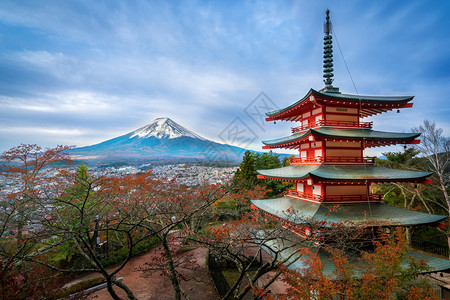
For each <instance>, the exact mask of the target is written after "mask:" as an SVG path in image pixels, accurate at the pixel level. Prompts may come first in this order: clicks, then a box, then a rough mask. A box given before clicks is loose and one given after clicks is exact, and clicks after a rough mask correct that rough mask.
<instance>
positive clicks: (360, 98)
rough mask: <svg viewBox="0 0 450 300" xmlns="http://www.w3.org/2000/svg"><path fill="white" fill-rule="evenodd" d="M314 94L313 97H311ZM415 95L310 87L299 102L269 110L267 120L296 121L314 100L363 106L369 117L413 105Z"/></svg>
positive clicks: (362, 114) (329, 103)
mask: <svg viewBox="0 0 450 300" xmlns="http://www.w3.org/2000/svg"><path fill="white" fill-rule="evenodd" d="M311 96H313V99H311ZM413 98H414V96H367V95H352V94H342V93H339V92H338V93H335V92H328V93H326V92H319V91H316V90H314V89H310V90H309V92H308V93H307V94H306V95H305V96H304V97H303V98H302V99H300V100H298V101H297V102H295V103H293V104H291V105H289V106H287V107H285V108H281V109H277V110H273V111H269V112H267V113H266V115H267V116H268V118H266V120H267V121H273V120H289V121H294V119H295V118H294V116H297V115H298V113H299V112H300V110H301V109H302V107H303V106H305V105H308V103H311V102H314V103H317V104H319V105H327V106H342V107H355V108H361V116H362V117H367V116H371V115H375V114H378V113H382V112H385V111H388V110H392V109H398V108H406V107H411V106H412V105H411V104H408V102H409V101H411V100H412V99H413Z"/></svg>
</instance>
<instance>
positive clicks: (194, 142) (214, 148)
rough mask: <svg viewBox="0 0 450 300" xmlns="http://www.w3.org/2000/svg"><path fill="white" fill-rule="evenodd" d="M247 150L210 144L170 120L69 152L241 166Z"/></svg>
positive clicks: (75, 155)
mask: <svg viewBox="0 0 450 300" xmlns="http://www.w3.org/2000/svg"><path fill="white" fill-rule="evenodd" d="M244 151H245V149H243V148H239V147H235V146H230V145H226V144H220V143H216V142H214V141H211V140H207V139H205V138H203V137H201V136H200V135H198V134H196V133H194V132H193V131H191V130H189V129H187V128H185V127H183V126H181V125H180V124H178V123H176V122H174V121H173V120H171V119H169V118H158V119H156V120H154V121H153V122H152V123H150V124H148V125H146V126H144V127H141V128H139V129H136V130H134V131H132V132H130V133H127V134H124V135H122V136H119V137H116V138H113V139H110V140H107V141H104V142H101V143H98V144H95V145H92V146H86V147H80V148H74V149H72V150H71V151H70V153H71V155H72V156H73V158H74V159H81V160H96V161H136V160H163V159H164V160H165V159H177V160H180V159H189V160H192V159H195V160H202V161H204V160H209V161H231V162H239V161H240V160H241V159H242V155H243V154H244Z"/></svg>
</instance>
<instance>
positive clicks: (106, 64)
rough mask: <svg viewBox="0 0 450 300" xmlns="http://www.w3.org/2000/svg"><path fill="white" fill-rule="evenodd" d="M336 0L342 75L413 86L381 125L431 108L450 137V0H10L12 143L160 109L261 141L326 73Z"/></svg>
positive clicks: (415, 117)
mask: <svg viewBox="0 0 450 300" xmlns="http://www.w3.org/2000/svg"><path fill="white" fill-rule="evenodd" d="M326 9H330V11H331V21H332V23H333V41H334V44H333V45H334V69H335V72H334V74H335V76H334V83H333V85H334V86H337V87H339V88H340V91H341V92H344V93H350V94H356V93H359V94H361V95H385V96H393V95H413V96H415V98H414V101H413V103H414V106H413V108H411V109H404V110H402V111H401V113H400V114H397V113H396V112H388V113H384V114H381V115H377V116H374V117H372V118H371V119H369V120H371V121H374V129H375V130H383V131H396V132H410V131H411V128H413V127H416V126H418V125H420V124H421V123H422V122H423V120H425V119H429V120H432V121H435V122H436V124H437V126H438V127H440V128H443V129H444V134H445V135H446V136H448V135H449V134H450V118H449V117H448V116H449V110H450V109H449V105H448V102H449V100H450V99H449V98H450V84H449V83H450V72H449V70H450V50H449V49H450V38H449V36H448V29H449V28H450V18H448V12H449V11H450V1H446V0H442V1H438V0H436V1H424V0H423V1H422V0H412V1H397V0H380V1H364V0H347V1H335V0H334V1H331V0H330V1H324V0H318V1H309V0H297V1H190V0H187V1H143V0H141V1H139V0H135V1H120V0H103V1H100V0H97V1H91V0H73V1H59V0H42V1H35V0H29V1H26V0H21V1H17V0H2V1H1V2H0V152H2V151H6V150H8V149H10V148H11V147H14V146H17V145H19V144H21V143H25V144H38V145H40V146H43V147H54V146H56V145H59V144H62V145H74V146H87V145H92V144H96V143H99V142H102V141H105V140H107V139H110V138H113V137H116V136H119V135H122V134H126V133H128V132H131V131H133V130H135V129H137V128H139V127H142V126H145V125H146V124H148V123H151V122H152V121H153V120H154V119H156V118H158V117H170V118H171V119H173V120H174V121H175V122H177V123H179V124H181V125H183V126H185V127H187V128H188V129H190V130H192V131H194V132H196V133H197V134H199V135H201V136H203V137H205V138H208V139H212V140H215V141H217V142H221V143H231V144H234V145H236V146H241V147H244V148H250V149H254V150H260V149H261V145H262V144H261V140H267V139H273V138H278V137H282V136H287V135H289V134H290V127H294V126H296V124H294V123H290V122H289V123H287V122H277V124H273V123H268V122H264V120H263V113H264V112H265V110H270V109H275V108H282V107H285V106H288V105H290V104H292V103H294V102H295V101H297V100H299V99H301V98H302V97H303V96H304V95H305V94H306V93H307V92H308V91H309V89H310V88H314V89H316V90H319V89H321V88H322V87H323V86H324V83H323V78H322V59H323V58H322V51H323V22H324V19H325V11H326ZM352 79H353V81H352ZM396 149H397V148H395V147H394V148H393V147H390V148H386V149H384V148H380V149H376V150H375V152H377V151H378V152H381V151H395V150H396ZM372 151H373V150H372Z"/></svg>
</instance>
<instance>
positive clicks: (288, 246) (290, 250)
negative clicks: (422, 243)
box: [258, 230, 450, 278]
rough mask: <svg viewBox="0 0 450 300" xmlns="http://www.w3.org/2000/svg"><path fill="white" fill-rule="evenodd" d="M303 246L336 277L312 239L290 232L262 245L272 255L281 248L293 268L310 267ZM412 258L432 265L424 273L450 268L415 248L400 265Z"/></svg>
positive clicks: (261, 235) (447, 262)
mask: <svg viewBox="0 0 450 300" xmlns="http://www.w3.org/2000/svg"><path fill="white" fill-rule="evenodd" d="M258 234H259V235H258V237H259V238H260V239H264V236H265V232H264V231H262V230H261V231H260V232H258ZM302 248H308V249H309V250H310V251H311V252H312V253H316V254H317V255H318V256H319V258H320V260H321V261H322V273H323V275H325V276H330V278H335V274H334V271H335V269H336V267H335V265H334V264H333V262H332V260H331V259H330V258H331V256H330V254H329V253H328V252H327V251H326V250H325V249H324V247H323V246H321V245H316V244H314V243H312V242H311V241H308V240H307V239H305V240H299V237H296V236H294V234H290V236H288V237H287V238H284V239H283V238H278V239H266V240H264V243H263V245H262V249H263V250H264V251H265V252H267V254H269V255H270V256H273V255H274V251H279V250H281V252H279V253H278V260H279V261H283V260H285V259H288V258H289V259H288V260H287V261H286V262H285V265H287V266H288V268H289V269H291V270H303V269H305V268H308V267H309V265H308V263H307V261H309V260H310V259H311V258H310V257H309V256H307V255H301V254H300V250H301V249H302ZM346 256H347V257H348V258H349V261H350V262H351V263H354V262H357V261H358V258H359V257H360V256H361V255H360V254H358V253H355V251H349V250H347V251H346ZM412 260H415V261H420V260H424V261H425V262H426V263H427V265H428V267H430V270H429V271H427V272H423V273H431V272H438V271H444V270H448V269H450V260H448V259H445V258H440V257H436V256H432V255H428V254H425V253H421V252H417V251H413V250H409V251H408V252H406V253H405V256H404V257H403V259H402V261H401V262H400V266H401V267H402V268H404V269H406V268H408V266H409V262H410V261H412ZM361 275H362V274H361V271H360V270H359V269H356V270H355V276H356V277H360V276H361Z"/></svg>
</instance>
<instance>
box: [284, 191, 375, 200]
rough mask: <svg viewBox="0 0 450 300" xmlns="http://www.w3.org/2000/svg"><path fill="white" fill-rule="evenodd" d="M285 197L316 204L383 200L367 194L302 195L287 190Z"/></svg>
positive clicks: (301, 193)
mask: <svg viewBox="0 0 450 300" xmlns="http://www.w3.org/2000/svg"><path fill="white" fill-rule="evenodd" d="M287 196H291V197H296V198H302V199H306V200H312V201H316V202H366V201H370V202H379V201H381V200H382V199H383V195H382V194H369V195H327V196H325V197H324V196H321V195H313V194H308V193H303V192H299V191H295V190H288V191H287Z"/></svg>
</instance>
